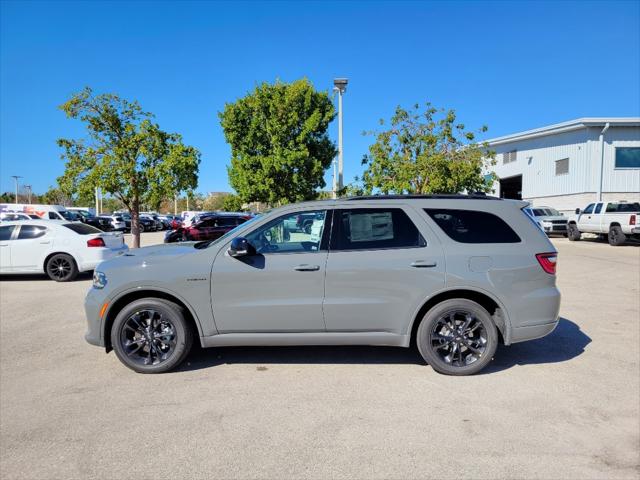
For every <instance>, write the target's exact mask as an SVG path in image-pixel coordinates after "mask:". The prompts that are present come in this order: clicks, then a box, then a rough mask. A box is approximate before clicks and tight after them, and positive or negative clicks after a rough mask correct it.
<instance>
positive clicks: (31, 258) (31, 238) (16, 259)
mask: <svg viewBox="0 0 640 480" xmlns="http://www.w3.org/2000/svg"><path fill="white" fill-rule="evenodd" d="M47 233H48V231H47V228H46V227H45V226H43V225H20V231H19V232H18V236H17V237H15V236H14V240H11V242H10V243H11V267H12V269H13V270H39V269H43V268H44V265H39V262H40V261H41V260H42V259H43V257H44V254H45V252H46V251H47V250H50V249H51V236H50V235H48V234H47Z"/></svg>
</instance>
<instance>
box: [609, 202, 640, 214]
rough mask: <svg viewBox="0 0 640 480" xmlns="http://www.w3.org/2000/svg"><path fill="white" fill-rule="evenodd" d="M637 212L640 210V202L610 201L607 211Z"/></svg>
mask: <svg viewBox="0 0 640 480" xmlns="http://www.w3.org/2000/svg"><path fill="white" fill-rule="evenodd" d="M610 212H613V213H616V212H618V213H635V212H640V203H638V202H633V203H609V204H608V205H607V213H610Z"/></svg>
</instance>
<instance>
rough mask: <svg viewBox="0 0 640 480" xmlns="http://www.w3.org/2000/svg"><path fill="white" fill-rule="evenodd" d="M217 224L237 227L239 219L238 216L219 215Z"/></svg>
mask: <svg viewBox="0 0 640 480" xmlns="http://www.w3.org/2000/svg"><path fill="white" fill-rule="evenodd" d="M217 224H218V226H219V227H235V226H236V225H237V224H238V219H237V218H236V217H219V218H218V219H217Z"/></svg>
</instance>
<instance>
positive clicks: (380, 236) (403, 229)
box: [331, 208, 426, 250]
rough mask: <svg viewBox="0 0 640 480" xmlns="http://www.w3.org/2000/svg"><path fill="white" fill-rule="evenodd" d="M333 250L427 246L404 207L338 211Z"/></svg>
mask: <svg viewBox="0 0 640 480" xmlns="http://www.w3.org/2000/svg"><path fill="white" fill-rule="evenodd" d="M333 229H334V234H333V240H332V244H331V248H332V249H333V250H375V249H379V248H409V247H423V246H425V245H426V242H425V241H424V238H422V235H420V232H419V231H418V229H417V228H416V226H415V225H414V224H413V222H412V221H411V220H410V219H409V217H408V216H407V214H406V213H405V212H404V210H402V209H401V208H355V209H352V210H338V211H337V212H336V216H335V218H334V221H333Z"/></svg>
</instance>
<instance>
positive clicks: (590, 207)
mask: <svg viewBox="0 0 640 480" xmlns="http://www.w3.org/2000/svg"><path fill="white" fill-rule="evenodd" d="M594 205H595V204H594V203H590V204H589V205H587V208H585V209H584V212H582V213H593V206H594Z"/></svg>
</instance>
